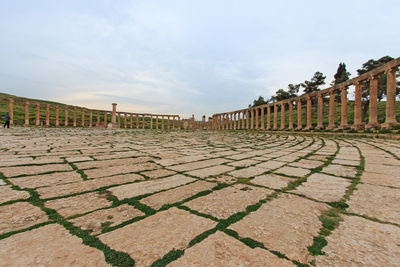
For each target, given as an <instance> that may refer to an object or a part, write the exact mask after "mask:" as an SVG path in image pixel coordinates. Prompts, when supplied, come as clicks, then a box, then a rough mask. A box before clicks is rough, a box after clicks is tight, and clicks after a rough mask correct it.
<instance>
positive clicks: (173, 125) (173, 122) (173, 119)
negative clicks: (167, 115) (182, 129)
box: [172, 116, 176, 129]
mask: <svg viewBox="0 0 400 267" xmlns="http://www.w3.org/2000/svg"><path fill="white" fill-rule="evenodd" d="M175 118H176V116H173V117H172V129H175Z"/></svg>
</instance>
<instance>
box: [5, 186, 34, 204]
mask: <svg viewBox="0 0 400 267" xmlns="http://www.w3.org/2000/svg"><path fill="white" fill-rule="evenodd" d="M30 196H31V195H30V194H29V193H28V192H26V191H18V190H13V189H12V188H11V186H9V185H3V186H0V204H1V203H4V202H7V201H11V200H18V199H27V198H29V197H30Z"/></svg>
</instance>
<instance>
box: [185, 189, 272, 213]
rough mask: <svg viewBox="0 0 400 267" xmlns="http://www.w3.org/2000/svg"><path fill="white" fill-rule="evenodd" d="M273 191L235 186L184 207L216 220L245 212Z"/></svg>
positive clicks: (195, 200)
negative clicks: (248, 207)
mask: <svg viewBox="0 0 400 267" xmlns="http://www.w3.org/2000/svg"><path fill="white" fill-rule="evenodd" d="M272 192H273V191H272V190H269V189H264V188H259V187H254V186H250V185H245V184H236V185H233V186H230V187H227V188H224V189H221V190H218V191H214V192H213V193H211V194H209V195H206V196H204V197H199V198H196V199H194V200H192V201H189V202H187V203H185V204H184V205H185V206H187V207H189V208H190V209H193V210H196V211H199V212H201V213H205V214H209V215H212V216H214V217H216V218H218V219H227V218H228V217H229V216H231V215H233V214H235V213H237V212H239V211H244V210H246V207H247V206H249V205H252V204H256V203H257V202H258V201H260V200H261V199H264V198H266V197H267V196H268V195H269V194H271V193H272Z"/></svg>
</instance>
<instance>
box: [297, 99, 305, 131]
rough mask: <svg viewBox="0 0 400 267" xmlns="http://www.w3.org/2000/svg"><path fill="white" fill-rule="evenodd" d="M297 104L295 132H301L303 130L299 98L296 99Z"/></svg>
mask: <svg viewBox="0 0 400 267" xmlns="http://www.w3.org/2000/svg"><path fill="white" fill-rule="evenodd" d="M296 104H297V130H301V129H302V128H303V121H302V118H301V98H300V97H299V98H297V99H296Z"/></svg>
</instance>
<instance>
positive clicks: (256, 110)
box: [254, 108, 259, 129]
mask: <svg viewBox="0 0 400 267" xmlns="http://www.w3.org/2000/svg"><path fill="white" fill-rule="evenodd" d="M258 110H259V109H258V108H256V109H255V110H254V113H255V116H256V125H255V126H254V129H258Z"/></svg>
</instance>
